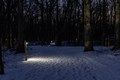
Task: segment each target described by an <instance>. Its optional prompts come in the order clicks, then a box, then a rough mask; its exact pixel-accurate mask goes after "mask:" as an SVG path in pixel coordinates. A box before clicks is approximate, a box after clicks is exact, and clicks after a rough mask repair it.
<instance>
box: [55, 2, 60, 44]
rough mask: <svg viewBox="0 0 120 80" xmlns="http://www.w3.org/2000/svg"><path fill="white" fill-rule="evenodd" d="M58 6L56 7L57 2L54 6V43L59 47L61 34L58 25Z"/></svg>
mask: <svg viewBox="0 0 120 80" xmlns="http://www.w3.org/2000/svg"><path fill="white" fill-rule="evenodd" d="M58 9H59V6H58V1H57V5H56V36H55V43H56V46H61V34H60V25H59V19H58V18H59V12H58V11H59V10H58Z"/></svg>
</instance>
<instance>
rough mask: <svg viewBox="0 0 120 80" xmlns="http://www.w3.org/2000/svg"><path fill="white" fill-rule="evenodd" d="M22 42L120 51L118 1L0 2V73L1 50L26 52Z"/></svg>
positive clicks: (6, 0)
mask: <svg viewBox="0 0 120 80" xmlns="http://www.w3.org/2000/svg"><path fill="white" fill-rule="evenodd" d="M26 42H28V43H36V44H37V45H41V46H47V45H50V43H51V42H54V43H55V46H84V51H93V50H94V48H93V46H95V45H102V46H113V48H112V50H117V49H119V48H120V1H119V0H0V64H2V65H0V74H1V73H3V69H1V68H2V66H3V63H2V50H3V49H15V50H16V54H17V53H24V52H25V51H26Z"/></svg>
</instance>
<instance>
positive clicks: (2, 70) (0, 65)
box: [0, 41, 4, 74]
mask: <svg viewBox="0 0 120 80" xmlns="http://www.w3.org/2000/svg"><path fill="white" fill-rule="evenodd" d="M0 74H4V65H3V61H2V50H1V41H0Z"/></svg>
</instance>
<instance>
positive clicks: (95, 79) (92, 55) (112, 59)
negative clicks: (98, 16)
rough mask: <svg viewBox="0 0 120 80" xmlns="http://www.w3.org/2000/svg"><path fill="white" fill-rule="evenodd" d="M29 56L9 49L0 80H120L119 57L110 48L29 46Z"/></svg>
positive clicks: (5, 56)
mask: <svg viewBox="0 0 120 80" xmlns="http://www.w3.org/2000/svg"><path fill="white" fill-rule="evenodd" d="M117 53H119V52H117ZM28 57H29V58H28V61H23V55H22V54H17V55H15V54H11V53H9V52H6V54H4V63H5V74H4V75H0V80H120V56H119V55H118V56H114V55H113V52H112V51H110V48H106V47H95V51H92V52H83V47H41V46H30V47H29V51H28Z"/></svg>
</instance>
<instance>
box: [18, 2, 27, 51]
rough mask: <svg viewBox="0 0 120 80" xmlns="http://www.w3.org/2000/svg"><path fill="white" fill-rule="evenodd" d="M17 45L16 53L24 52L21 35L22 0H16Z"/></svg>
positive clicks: (22, 36)
mask: <svg viewBox="0 0 120 80" xmlns="http://www.w3.org/2000/svg"><path fill="white" fill-rule="evenodd" d="M18 11H19V12H18V45H17V51H16V53H24V52H25V47H24V46H25V44H24V35H23V28H24V27H23V0H18Z"/></svg>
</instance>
